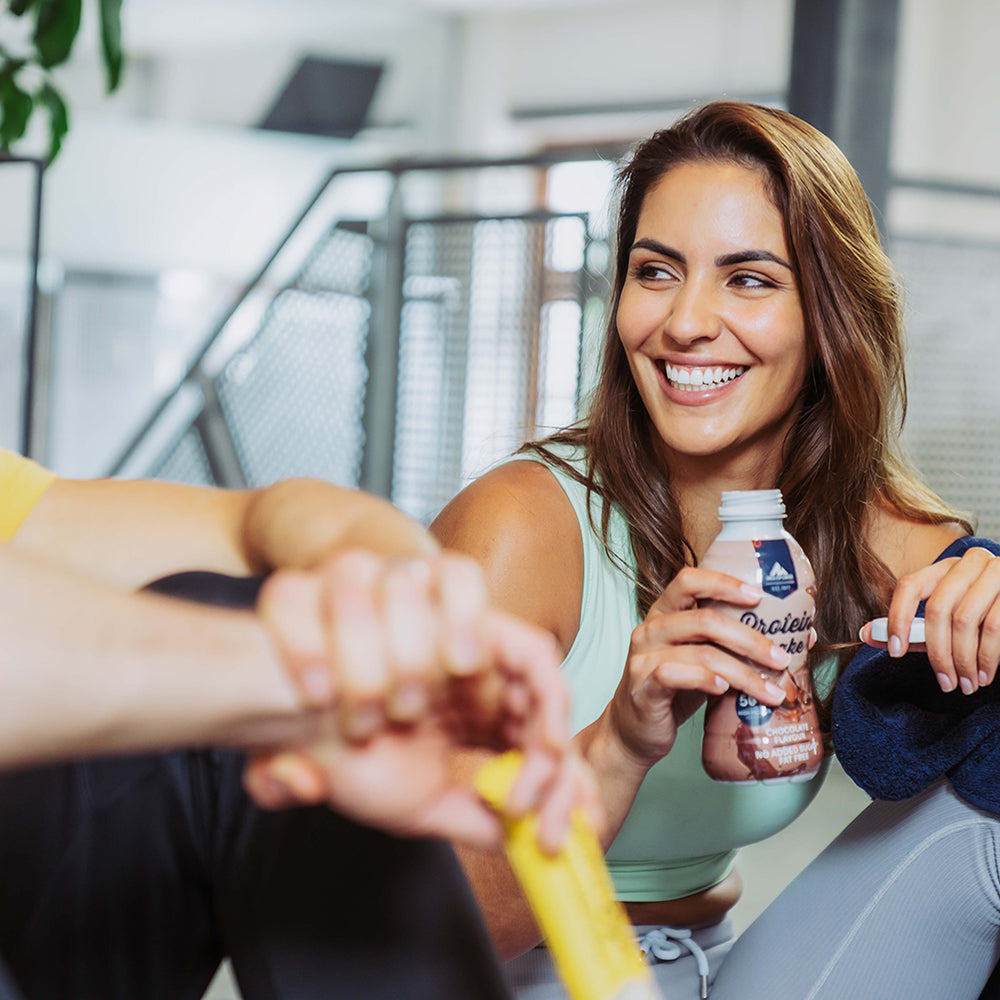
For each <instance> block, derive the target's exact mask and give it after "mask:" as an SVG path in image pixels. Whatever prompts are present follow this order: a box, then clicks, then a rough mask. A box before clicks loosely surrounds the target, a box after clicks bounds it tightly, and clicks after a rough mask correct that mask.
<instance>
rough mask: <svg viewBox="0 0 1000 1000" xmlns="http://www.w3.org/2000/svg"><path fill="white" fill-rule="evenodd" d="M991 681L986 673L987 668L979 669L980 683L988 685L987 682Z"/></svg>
mask: <svg viewBox="0 0 1000 1000" xmlns="http://www.w3.org/2000/svg"><path fill="white" fill-rule="evenodd" d="M989 682H990V679H989V677H988V676H987V675H986V671H985V670H980V671H979V683H980V684H981V685H982V686H983V687H986V685H987V684H989Z"/></svg>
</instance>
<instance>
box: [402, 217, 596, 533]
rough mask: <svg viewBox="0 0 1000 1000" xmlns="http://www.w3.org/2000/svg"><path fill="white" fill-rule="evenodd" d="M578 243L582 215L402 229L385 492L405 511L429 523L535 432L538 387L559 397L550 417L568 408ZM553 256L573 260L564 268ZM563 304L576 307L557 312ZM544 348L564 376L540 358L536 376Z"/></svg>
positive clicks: (572, 388)
mask: <svg viewBox="0 0 1000 1000" xmlns="http://www.w3.org/2000/svg"><path fill="white" fill-rule="evenodd" d="M567 222H568V223H570V228H567V227H566V226H565V225H564V224H565V223H567ZM557 226H561V227H562V228H559V229H557V228H556V227H557ZM585 240H586V225H585V222H584V220H583V219H581V218H580V217H578V216H568V217H558V218H557V217H554V216H551V215H548V214H546V215H541V216H529V217H519V218H499V219H437V220H429V221H424V222H416V223H412V224H411V225H410V226H409V227H408V230H407V238H406V256H405V271H404V285H403V294H404V305H403V310H402V316H401V327H400V364H399V389H398V409H397V421H396V440H395V465H394V475H393V493H392V499H393V501H394V502H395V503H396V504H397V505H398V506H400V507H401V508H402V509H403V510H405V511H406V512H407V513H409V514H410V515H411V516H413V517H415V518H417V519H418V520H421V521H424V522H427V521H429V520H431V519H432V518H433V517H434V515H435V514H436V513H437V512H438V511H439V510H440V508H441V507H442V506H443V505H444V503H446V502H447V501H448V500H449V499H450V498H451V497H452V496H454V495H455V493H457V492H458V491H459V490H460V489H461V488H462V486H463V485H465V483H466V482H468V481H469V480H470V479H472V478H474V477H475V476H476V475H478V474H480V473H481V472H482V471H484V470H485V469H486V468H487V467H488V466H489V465H490V464H491V463H493V462H494V461H496V460H497V459H499V458H501V457H502V456H504V455H506V454H509V453H510V452H511V451H513V450H514V449H515V448H517V447H518V446H519V445H520V444H521V443H522V442H523V441H524V440H525V439H526V438H527V437H530V436H533V435H534V434H535V431H536V425H537V421H538V419H539V412H540V403H541V400H540V398H539V389H540V388H542V389H543V390H544V389H545V388H546V387H551V386H555V387H556V390H557V392H558V393H559V394H560V397H561V400H562V405H561V407H556V409H555V410H553V411H552V412H558V413H559V415H560V416H564V415H567V414H570V413H571V412H573V411H575V398H576V388H577V387H576V367H577V356H578V351H579V339H580V308H579V304H578V302H577V298H578V295H579V283H578V282H577V281H576V276H577V274H578V272H579V269H580V268H581V267H582V264H583V259H584V244H585ZM574 241H575V246H573V245H572V244H574ZM557 244H558V248H559V253H560V254H561V255H562V256H561V257H560V258H559V259H558V260H556V261H554V260H553V252H554V249H555V248H556V246H557ZM560 261H568V262H570V263H569V265H568V267H567V265H565V264H564V265H562V266H563V268H564V269H559V268H558V267H557V266H556V265H557V264H559V263H560ZM565 300H569V301H571V302H572V305H573V307H574V308H575V312H572V311H569V312H567V311H566V310H563V311H562V312H561V313H560V312H558V311H557V312H556V313H555V314H553V312H552V308H551V307H552V305H554V304H555V303H557V302H561V301H565ZM574 316H575V318H576V324H575V328H574V327H573V317H574ZM553 318H555V320H557V321H558V323H554V322H553ZM567 323H568V324H569V327H570V328H569V329H567ZM546 333H551V336H546ZM550 347H551V349H552V358H553V363H555V362H554V359H556V358H560V357H561V358H563V359H564V363H565V364H566V365H567V366H569V367H570V368H571V371H570V372H569V373H568V377H564V378H561V379H560V378H555V377H554V373H553V371H552V367H551V364H549V365H548V366H546V365H543V366H542V369H541V375H542V380H541V382H540V380H539V375H540V365H539V363H540V351H541V352H542V356H543V358H544V359H545V360H548V353H547V351H548V349H549V348H550ZM567 399H568V400H569V405H568V406H567V404H566V400H567Z"/></svg>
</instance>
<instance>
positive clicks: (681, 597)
mask: <svg viewBox="0 0 1000 1000" xmlns="http://www.w3.org/2000/svg"><path fill="white" fill-rule="evenodd" d="M763 596H764V592H763V591H762V590H761V589H760V587H753V586H751V585H750V584H748V583H744V582H743V581H742V580H740V579H738V578H737V577H735V576H729V575H728V574H726V573H718V572H716V571H715V570H711V569H700V568H699V567H697V566H685V567H684V568H683V569H682V570H681V571H680V572H679V573H678V574H677V575H676V576H675V577H674V578H673V580H671V581H670V583H669V584H668V586H667V588H666V590H664V591H663V593H662V594H661V595H660V596H659V598H657V600H656V601H655V602H654V603H653V606H652V607H651V608H650V609H649V610H650V614H661V615H669V614H673V613H674V612H676V611H687V610H688V609H690V608H694V607H696V606H697V605H698V602H700V601H718V602H719V603H721V604H735V605H737V606H738V607H748V608H752V607H755V606H756V605H757V604H759V603H760V601H761V598H762V597H763Z"/></svg>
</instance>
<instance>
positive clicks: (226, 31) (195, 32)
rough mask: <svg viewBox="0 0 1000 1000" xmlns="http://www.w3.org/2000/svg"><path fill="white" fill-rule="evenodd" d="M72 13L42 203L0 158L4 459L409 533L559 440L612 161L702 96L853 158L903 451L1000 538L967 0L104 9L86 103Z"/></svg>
mask: <svg viewBox="0 0 1000 1000" xmlns="http://www.w3.org/2000/svg"><path fill="white" fill-rule="evenodd" d="M84 7H85V10H84V22H83V25H82V28H81V32H80V37H79V38H78V40H77V43H76V46H75V49H74V51H73V55H72V57H71V59H70V60H69V62H68V63H67V64H66V65H65V66H63V67H61V68H60V69H59V70H57V71H56V79H57V80H58V81H59V83H60V85H61V86H62V90H63V93H64V95H65V96H66V98H67V100H68V103H69V105H70V113H71V127H70V131H69V134H68V136H67V138H66V140H65V143H64V147H63V151H62V153H61V155H60V156H59V157H58V158H57V160H56V162H55V163H54V164H53V166H52V167H51V169H49V170H47V171H46V172H45V174H44V177H43V178H42V180H41V184H40V194H41V200H40V205H39V204H36V195H37V194H38V193H39V191H38V190H37V189H38V187H39V185H38V177H37V171H36V169H35V167H34V165H33V164H32V163H30V162H28V163H18V162H11V163H0V211H2V212H3V218H4V219H5V223H6V224H5V225H4V226H3V227H2V228H0V444H2V445H5V446H8V447H14V448H19V449H20V450H29V451H30V452H31V453H32V454H33V455H34V456H35V457H36V458H38V459H39V460H41V461H42V462H44V463H46V464H48V465H50V466H52V467H53V468H55V469H56V470H57V471H58V472H60V473H62V474H63V475H67V476H96V475H102V474H108V473H113V474H127V475H154V476H159V477H164V478H171V479H178V480H184V481H188V482H195V483H208V482H221V483H225V484H227V485H240V484H242V483H249V484H254V485H257V484H262V483H267V482H271V481H273V480H275V479H277V478H280V477H285V476H290V475H297V474H309V475H315V476H322V477H325V478H328V479H332V480H334V481H336V482H338V483H344V484H360V485H362V486H365V487H367V488H369V489H372V490H375V491H376V492H379V493H383V494H385V495H388V496H390V497H391V498H392V499H393V500H394V501H395V502H396V503H397V504H398V505H399V506H401V507H402V508H403V509H404V510H406V511H407V512H409V513H410V514H412V515H413V516H415V517H417V518H419V519H421V520H423V521H427V520H429V519H430V518H431V517H433V515H434V514H435V513H436V511H437V510H438V509H439V508H440V506H441V505H442V504H443V503H444V502H445V501H446V500H447V499H448V498H449V497H450V496H452V495H453V494H454V493H455V492H457V490H458V489H459V488H460V487H461V486H462V485H463V484H464V483H465V482H466V481H467V480H468V479H469V478H471V477H473V476H474V475H476V474H477V473H478V472H480V471H481V470H482V469H483V468H484V467H485V466H486V465H488V464H489V463H490V462H491V461H493V460H495V459H496V458H498V457H500V456H501V455H503V454H505V453H506V452H507V451H509V450H510V449H511V448H512V447H513V446H516V445H517V444H518V443H520V441H521V440H523V439H524V438H525V437H526V436H529V435H532V434H534V433H536V431H538V430H541V429H544V428H546V427H551V426H556V425H561V424H564V423H566V422H569V421H570V420H572V419H573V418H574V416H575V415H576V413H577V412H578V408H579V406H580V404H581V401H582V400H584V399H585V396H586V391H587V389H588V387H589V384H590V380H591V378H592V376H593V373H594V368H595V364H594V354H595V345H596V342H597V341H598V340H599V336H600V328H601V323H602V320H603V303H604V294H605V290H606V279H605V268H606V265H607V262H608V250H607V247H606V245H605V242H604V240H605V236H606V212H607V193H608V185H609V180H610V178H611V175H612V172H613V169H614V164H615V160H616V158H617V157H619V156H620V155H621V153H622V152H623V151H624V150H625V149H626V148H627V147H628V145H629V144H630V143H632V142H633V141H635V140H636V139H637V138H639V137H642V136H644V135H646V134H648V133H649V132H650V131H652V130H653V129H655V128H656V127H659V126H662V125H665V124H668V123H669V122H670V121H671V120H672V119H673V118H674V117H676V116H677V115H678V114H679V113H681V112H682V111H684V110H685V109H687V108H689V107H690V106H692V105H693V104H695V103H697V102H700V101H702V100H705V99H710V98H715V97H720V96H726V97H731V98H740V99H751V100H755V101H760V102H765V103H770V104H775V105H779V106H783V107H787V108H789V109H791V110H792V111H794V112H796V113H798V114H800V115H802V116H803V117H805V118H807V119H808V120H810V121H812V122H813V123H814V124H816V125H817V126H818V127H820V128H821V129H823V130H824V131H826V132H828V133H829V134H831V135H832V136H833V137H834V138H835V139H836V140H837V141H838V142H839V143H840V144H841V146H842V147H843V148H844V149H845V151H846V152H847V154H848V156H849V157H850V158H851V160H852V162H853V163H854V164H855V165H856V166H857V168H858V170H859V172H860V173H861V175H862V179H863V181H864V182H865V185H866V188H867V190H868V192H869V194H870V197H871V198H872V201H873V203H874V204H875V206H876V209H877V211H878V213H879V218H880V222H881V225H882V228H883V231H884V235H885V237H886V239H887V242H888V245H889V248H890V251H891V254H892V256H893V259H894V260H895V262H896V264H897V266H898V267H899V269H900V271H901V273H902V276H903V280H904V282H905V285H906V290H907V295H908V309H909V329H910V372H911V385H910V389H911V397H910V398H911V404H910V412H909V420H908V425H907V439H908V443H909V447H910V450H911V452H912V454H913V457H914V458H915V460H916V461H917V463H918V465H919V466H920V467H921V468H922V469H923V471H924V472H925V474H926V475H927V477H928V478H929V479H930V481H931V483H932V484H933V485H934V486H935V487H936V488H937V489H938V490H939V491H940V492H942V493H943V494H944V495H945V496H946V497H947V498H948V499H950V500H952V501H953V502H954V503H956V504H958V505H959V506H960V507H963V508H967V509H970V510H972V511H973V512H975V513H976V514H978V516H979V518H980V524H981V528H982V530H983V531H984V533H987V534H996V533H998V531H1000V489H998V488H997V487H998V486H1000V434H998V433H997V431H998V430H1000V393H997V392H996V391H994V382H995V378H996V376H995V374H994V373H995V370H996V367H1000V364H998V363H1000V338H998V332H1000V128H997V127H996V126H997V112H996V108H997V107H998V105H1000V70H998V68H997V64H996V58H995V53H994V52H993V40H994V39H995V38H997V37H998V36H1000V5H998V4H996V3H995V2H994V0H963V2H962V3H960V4H955V3H950V2H948V0H822V2H817V0H799V2H797V3H796V2H794V0H702V2H700V3H697V4H693V3H688V2H684V0H657V2H656V3H652V4H650V3H629V2H624V0H606V2H601V0H591V2H584V0H575V2H570V0H382V2H378V0H170V2H165V0H125V2H124V4H123V8H122V19H123V25H122V36H123V43H124V48H125V52H126V57H127V62H126V66H125V70H124V74H123V80H122V86H121V87H120V89H119V90H118V92H116V93H115V94H114V95H112V96H110V97H106V96H105V94H104V86H103V67H102V66H101V65H100V60H99V56H98V45H97V44H96V34H97V27H96V24H95V20H96V18H95V16H94V11H95V10H96V7H97V5H96V4H85V5H84ZM2 27H3V24H2V21H0V29H2ZM38 124H39V125H40V124H41V123H40V122H39V123H38ZM33 142H34V147H33ZM22 145H23V147H24V148H25V149H27V150H28V152H29V153H30V151H31V150H32V148H38V149H43V148H44V144H43V143H41V142H40V138H39V137H37V136H33V134H32V133H29V135H28V137H27V139H26V141H25V143H24V144H22ZM17 151H21V147H18V149H17ZM39 207H40V266H39V273H38V296H37V301H36V303H35V310H34V314H35V315H34V318H35V322H34V324H33V325H32V324H31V323H30V322H29V321H30V318H31V317H30V313H31V296H30V294H29V293H30V288H29V286H30V266H29V265H30V259H31V249H32V234H33V230H34V221H35V219H34V215H35V209H36V208H39ZM29 328H31V329H32V331H33V337H32V339H33V341H34V342H33V343H30V344H29V343H28V340H29V338H28V333H27V331H28V330H29ZM29 356H30V359H31V364H30V366H29V365H27V364H26V363H25V360H26V358H28V357H29Z"/></svg>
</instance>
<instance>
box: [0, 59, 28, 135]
mask: <svg viewBox="0 0 1000 1000" xmlns="http://www.w3.org/2000/svg"><path fill="white" fill-rule="evenodd" d="M33 110H34V102H33V101H32V100H31V97H30V96H29V95H28V94H26V93H25V92H24V91H23V90H21V88H20V87H19V86H18V85H17V84H16V83H15V82H14V78H13V76H11V75H10V74H5V75H4V76H2V77H0V147H2V148H3V149H10V147H11V144H12V143H15V142H17V140H18V139H20V138H21V136H22V135H24V133H25V132H26V131H27V128H28V120H29V119H30V118H31V112H32V111H33Z"/></svg>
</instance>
